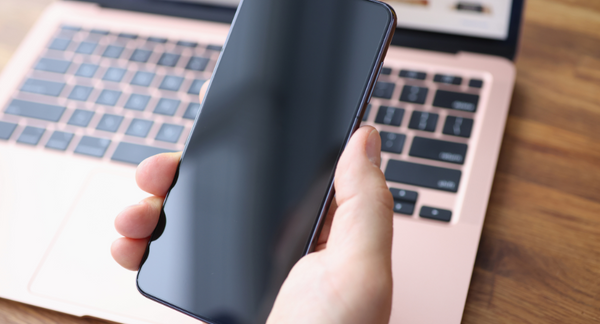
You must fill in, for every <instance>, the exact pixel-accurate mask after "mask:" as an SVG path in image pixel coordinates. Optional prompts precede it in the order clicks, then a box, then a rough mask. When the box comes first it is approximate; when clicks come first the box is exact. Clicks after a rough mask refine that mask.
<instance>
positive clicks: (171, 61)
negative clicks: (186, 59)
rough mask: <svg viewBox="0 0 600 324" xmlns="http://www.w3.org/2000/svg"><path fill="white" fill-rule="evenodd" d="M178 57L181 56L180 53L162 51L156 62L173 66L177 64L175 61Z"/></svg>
mask: <svg viewBox="0 0 600 324" xmlns="http://www.w3.org/2000/svg"><path fill="white" fill-rule="evenodd" d="M180 57H181V55H179V54H172V53H163V55H162V56H161V57H160V59H159V60H158V63H157V64H158V65H163V66H170V67H173V66H175V65H177V61H179V58H180Z"/></svg>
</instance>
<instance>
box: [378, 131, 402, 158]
mask: <svg viewBox="0 0 600 324" xmlns="http://www.w3.org/2000/svg"><path fill="white" fill-rule="evenodd" d="M379 135H380V136H381V150H382V151H384V152H390V153H396V154H400V153H402V149H403V148H404V141H406V135H404V134H397V133H390V132H379Z"/></svg>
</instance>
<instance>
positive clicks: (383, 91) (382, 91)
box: [373, 81, 396, 99]
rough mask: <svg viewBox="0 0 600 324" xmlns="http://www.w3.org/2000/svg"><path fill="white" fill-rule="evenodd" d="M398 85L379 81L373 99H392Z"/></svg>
mask: <svg viewBox="0 0 600 324" xmlns="http://www.w3.org/2000/svg"><path fill="white" fill-rule="evenodd" d="M395 88H396V85H395V84H393V83H391V82H382V81H377V83H376V84H375V89H373V97H377V98H383V99H391V98H392V94H393V93H394V89H395Z"/></svg>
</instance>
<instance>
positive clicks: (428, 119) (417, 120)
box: [408, 110, 439, 132]
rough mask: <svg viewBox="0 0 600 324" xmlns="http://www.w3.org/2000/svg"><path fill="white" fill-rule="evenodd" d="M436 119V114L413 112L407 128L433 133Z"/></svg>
mask: <svg viewBox="0 0 600 324" xmlns="http://www.w3.org/2000/svg"><path fill="white" fill-rule="evenodd" d="M438 117H439V115H438V114H434V113H428V112H425V111H416V110H415V111H413V113H412V116H411V117H410V122H409V123H408V128H412V129H418V130H422V131H426V132H435V127H436V125H437V121H438Z"/></svg>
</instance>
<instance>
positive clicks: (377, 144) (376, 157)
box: [367, 129, 381, 167]
mask: <svg viewBox="0 0 600 324" xmlns="http://www.w3.org/2000/svg"><path fill="white" fill-rule="evenodd" d="M367 158H369V161H371V163H373V164H374V165H375V166H376V167H379V165H380V164H381V138H380V137H379V133H378V132H377V130H375V129H374V130H372V131H371V133H370V134H369V137H367Z"/></svg>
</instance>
